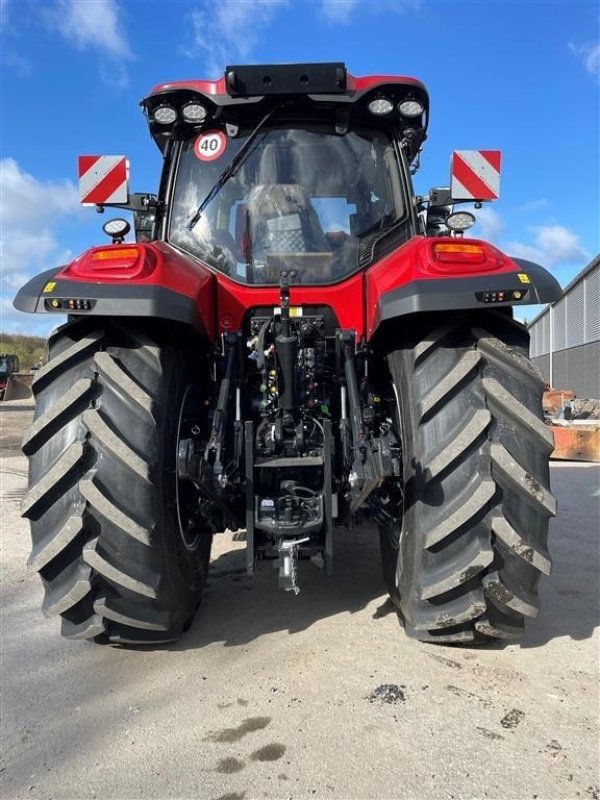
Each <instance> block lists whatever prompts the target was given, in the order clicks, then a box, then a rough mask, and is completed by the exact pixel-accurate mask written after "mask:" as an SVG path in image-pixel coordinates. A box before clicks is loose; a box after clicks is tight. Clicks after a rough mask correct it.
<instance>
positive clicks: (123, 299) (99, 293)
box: [14, 242, 215, 340]
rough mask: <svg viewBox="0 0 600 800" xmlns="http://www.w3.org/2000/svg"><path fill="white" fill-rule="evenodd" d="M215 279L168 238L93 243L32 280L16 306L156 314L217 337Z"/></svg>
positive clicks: (97, 313)
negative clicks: (94, 245) (172, 244)
mask: <svg viewBox="0 0 600 800" xmlns="http://www.w3.org/2000/svg"><path fill="white" fill-rule="evenodd" d="M214 298H215V277H214V275H213V273H212V272H211V271H210V270H209V269H207V268H206V267H204V266H203V265H202V264H199V263H198V262H196V261H194V260H193V259H191V258H188V257H186V256H185V255H183V254H182V253H180V252H179V251H178V250H176V249H175V248H173V247H171V245H169V244H166V243H165V242H150V243H147V244H111V245H104V246H102V247H93V248H91V249H90V250H87V251H86V252H85V253H83V254H82V255H81V256H79V257H78V258H76V259H75V260H74V261H72V262H71V263H70V264H68V265H67V266H63V267H58V268H56V269H51V270H48V271H47V272H43V273H41V274H40V275H37V276H36V277H35V278H32V280H30V281H29V282H28V283H27V284H25V286H23V288H22V289H21V290H20V291H19V292H18V294H17V296H16V297H15V300H14V306H15V308H17V309H19V311H28V312H30V313H34V314H75V315H81V316H89V315H92V316H103V317H111V316H112V317H155V318H157V319H164V320H172V321H175V322H181V323H184V324H188V325H191V326H193V327H194V328H195V329H196V330H198V331H200V332H201V333H202V334H203V335H204V336H205V337H206V338H208V339H210V340H213V339H214V337H215V303H214Z"/></svg>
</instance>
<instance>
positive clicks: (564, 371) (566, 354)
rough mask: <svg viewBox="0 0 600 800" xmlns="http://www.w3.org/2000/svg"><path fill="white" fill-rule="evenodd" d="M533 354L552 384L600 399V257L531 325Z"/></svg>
mask: <svg viewBox="0 0 600 800" xmlns="http://www.w3.org/2000/svg"><path fill="white" fill-rule="evenodd" d="M529 333H530V336H531V345H530V355H531V358H532V361H533V362H534V364H536V366H538V367H539V368H540V369H541V371H542V373H543V375H544V377H545V378H546V380H547V381H548V383H550V382H551V383H552V385H553V386H554V387H555V388H557V389H572V390H573V391H574V392H575V393H576V394H577V395H578V396H579V397H589V398H594V399H600V257H598V258H596V259H594V261H592V262H591V264H589V265H588V266H587V267H586V269H584V270H583V272H582V273H581V274H580V275H579V276H578V277H577V278H575V280H574V281H573V282H572V283H571V284H569V286H568V287H567V289H566V290H565V296H564V297H563V298H562V299H561V300H559V301H558V302H557V303H555V304H554V306H552V307H550V306H549V307H548V308H547V309H545V310H544V311H543V312H542V313H541V314H540V316H538V317H537V318H536V319H535V320H534V321H533V322H532V323H531V325H530V327H529Z"/></svg>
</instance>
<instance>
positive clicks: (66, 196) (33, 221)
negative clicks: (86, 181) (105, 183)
mask: <svg viewBox="0 0 600 800" xmlns="http://www.w3.org/2000/svg"><path fill="white" fill-rule="evenodd" d="M0 203H1V219H2V227H1V232H0V253H1V259H2V281H3V283H5V284H6V285H8V286H11V287H14V286H15V285H17V283H21V282H22V281H21V279H22V277H23V276H26V275H27V274H28V273H32V272H34V271H38V270H40V269H42V268H44V267H46V268H49V267H52V266H53V264H55V263H58V260H59V257H60V256H65V255H68V254H65V253H64V252H60V250H59V245H58V242H57V240H56V238H55V234H54V228H55V226H56V223H57V222H58V221H59V220H60V219H61V218H64V217H68V216H70V215H73V214H76V213H78V212H79V211H80V208H81V207H80V205H79V195H78V192H77V189H76V188H75V186H74V184H73V183H71V182H70V181H66V180H65V181H59V182H55V181H46V182H42V181H39V180H37V178H35V177H34V176H33V175H30V174H29V173H27V172H25V171H23V170H22V169H21V167H20V166H19V164H18V163H17V162H16V161H15V160H14V159H12V158H5V159H2V161H0Z"/></svg>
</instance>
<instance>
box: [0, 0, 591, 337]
mask: <svg viewBox="0 0 600 800" xmlns="http://www.w3.org/2000/svg"><path fill="white" fill-rule="evenodd" d="M0 10H1V14H2V20H1V23H2V32H1V35H2V64H1V78H2V100H1V103H2V123H1V126H2V127H1V136H2V138H1V145H0V150H1V153H0V156H1V158H2V162H1V171H0V178H1V195H0V199H1V211H2V230H1V238H2V286H1V293H0V303H1V305H0V308H1V309H2V322H1V327H2V329H3V330H5V331H21V332H23V333H41V334H43V333H47V332H48V330H49V328H50V327H52V325H51V323H50V324H49V323H48V322H47V318H44V317H33V316H30V315H23V314H20V313H18V312H16V311H14V310H13V309H12V307H11V299H12V297H13V295H14V293H15V290H16V288H17V287H18V286H19V285H21V284H22V283H23V282H24V281H25V280H26V279H27V277H29V276H31V275H33V274H35V273H37V272H40V271H42V270H44V269H49V268H51V267H54V266H57V265H59V264H61V263H66V261H67V260H68V259H69V258H70V257H73V256H75V255H77V254H78V253H79V252H81V251H82V250H84V249H86V248H87V247H89V246H91V245H93V244H97V243H100V242H102V241H105V240H106V239H105V237H104V234H103V233H102V232H101V230H100V228H101V224H102V222H103V221H104V220H105V219H107V218H108V217H107V216H106V215H105V216H104V217H100V216H98V215H97V214H96V213H95V212H94V210H93V209H89V208H81V207H79V205H78V193H77V188H76V157H77V155H78V154H80V153H98V154H100V153H106V154H111V155H112V154H121V153H122V154H124V155H126V156H127V157H128V158H129V159H130V162H131V188H132V190H133V191H155V190H156V187H157V182H158V176H159V173H160V166H161V161H160V157H159V153H158V150H157V149H156V147H155V145H154V144H153V142H152V141H151V139H150V138H149V135H148V132H147V128H146V125H145V122H144V118H143V116H142V113H141V110H140V108H139V106H138V102H139V100H140V99H141V98H142V97H143V96H144V95H145V94H146V93H147V92H148V91H149V90H150V88H151V87H152V86H153V85H154V84H156V83H160V82H163V81H167V80H173V79H181V78H192V77H197V78H199V77H206V78H213V77H218V76H219V75H220V74H221V73H222V70H223V67H224V66H225V64H227V63H251V62H255V63H261V62H262V63H272V62H295V61H338V60H339V61H345V62H346V64H347V66H348V68H349V70H350V71H351V72H352V73H353V74H354V75H367V74H377V73H380V74H381V73H383V74H399V75H413V76H415V77H418V78H420V79H421V80H423V81H424V82H425V84H426V85H427V86H428V89H429V92H430V97H431V122H430V128H429V139H428V141H427V142H426V143H425V149H424V153H423V159H422V167H421V169H420V171H419V173H418V174H417V176H416V178H415V184H416V188H417V190H418V191H419V192H421V193H425V192H426V191H427V189H428V188H429V187H430V186H439V185H445V184H447V183H448V179H449V176H448V172H449V158H450V152H451V151H452V150H453V149H469V148H482V149H501V150H502V151H503V169H502V181H501V199H500V200H499V201H498V202H496V203H493V204H488V205H486V207H485V208H484V209H483V210H482V211H480V212H477V213H478V217H479V221H478V227H477V228H476V229H475V233H476V234H478V235H480V236H482V237H483V238H487V239H489V240H490V241H492V242H494V243H495V244H497V245H498V246H500V247H501V248H502V249H504V250H505V251H506V252H507V253H508V254H509V255H521V256H524V257H528V258H531V259H532V260H535V261H538V262H539V263H541V264H543V265H544V266H546V267H547V268H549V269H550V270H551V271H552V272H553V273H554V274H555V275H556V276H557V277H558V279H559V281H560V282H561V283H562V284H563V285H564V284H566V283H567V282H568V281H569V280H570V279H571V278H572V277H573V276H574V275H575V274H576V273H577V272H578V271H579V270H580V269H581V268H582V267H583V266H584V265H585V264H586V263H587V262H588V261H589V260H590V259H591V258H592V257H593V256H594V255H595V254H596V253H597V252H598V250H599V249H600V243H599V220H600V208H599V197H598V195H599V185H600V174H599V173H600V169H599V167H600V158H599V141H600V137H599V113H598V112H599V87H600V37H599V22H600V8H599V6H598V4H597V3H596V2H587V0H586V1H585V2H577V0H570V2H547V1H546V0H543V1H542V2H503V1H502V0H494V1H492V2H479V1H477V2H476V1H473V2H453V0H446V1H445V2H442V1H438V2H432V0H405V2H401V1H400V0H398V1H395V0H388V1H387V2H385V1H384V0H382V1H381V2H379V1H378V0H371V2H364V1H362V0H314V2H312V1H310V2H309V1H305V0H296V1H295V2H294V0H265V1H264V2H257V1H256V0H254V2H227V0H214V1H213V2H198V1H196V2H192V1H190V2H166V1H161V0H154V2H146V1H145V0H140V1H137V0H0ZM533 313H534V309H533V308H532V309H531V310H530V311H528V312H527V316H529V317H531V316H532V315H533Z"/></svg>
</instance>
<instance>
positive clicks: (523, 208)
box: [513, 197, 550, 214]
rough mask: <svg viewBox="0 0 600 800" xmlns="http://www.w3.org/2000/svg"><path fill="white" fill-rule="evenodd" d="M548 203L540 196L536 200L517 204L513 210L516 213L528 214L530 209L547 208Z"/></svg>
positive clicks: (540, 209) (539, 209)
mask: <svg viewBox="0 0 600 800" xmlns="http://www.w3.org/2000/svg"><path fill="white" fill-rule="evenodd" d="M549 205H550V202H549V201H548V200H546V198H545V197H540V198H538V199H537V200H530V201H529V202H527V203H523V204H522V205H520V206H517V207H516V208H514V209H513V211H515V213H517V214H530V213H531V212H532V211H542V210H543V209H544V208H548V206H549Z"/></svg>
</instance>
